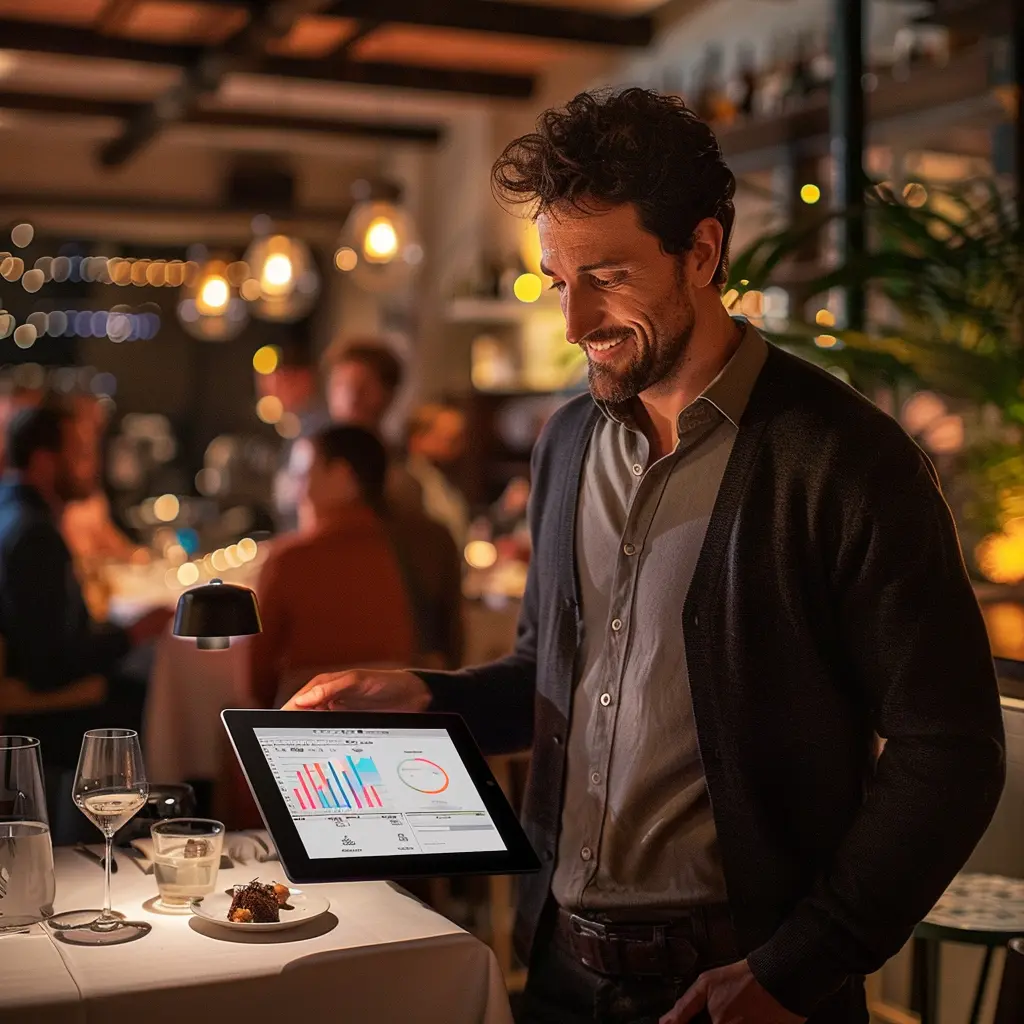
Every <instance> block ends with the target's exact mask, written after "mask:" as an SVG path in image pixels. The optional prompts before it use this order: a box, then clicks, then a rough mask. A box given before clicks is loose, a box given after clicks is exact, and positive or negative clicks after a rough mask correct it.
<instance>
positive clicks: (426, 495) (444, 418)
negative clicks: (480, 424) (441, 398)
mask: <svg viewBox="0 0 1024 1024" xmlns="http://www.w3.org/2000/svg"><path fill="white" fill-rule="evenodd" d="M406 435H407V445H408V453H409V454H408V457H407V459H406V462H405V470H406V472H407V473H408V474H409V476H411V477H412V479H413V480H415V481H416V483H417V484H418V485H419V488H420V492H421V495H422V503H423V510H424V512H426V514H427V515H428V516H430V518H431V519H433V520H434V521H435V522H438V523H440V524H441V525H442V526H444V527H446V528H447V530H448V532H449V533H450V534H451V535H452V540H454V541H455V544H456V546H457V547H458V549H459V550H460V551H461V550H462V549H463V548H464V547H465V546H466V539H467V534H468V532H469V505H468V504H467V503H466V499H465V497H464V496H463V494H462V492H461V491H460V490H459V489H458V487H456V486H455V484H453V483H452V482H451V480H450V479H449V478H448V476H447V473H446V470H449V471H450V470H451V468H452V466H454V465H455V464H456V463H457V462H458V461H459V459H461V458H462V456H463V455H464V454H465V451H466V417H465V416H464V415H463V413H462V411H461V410H460V409H456V408H455V407H454V406H451V405H442V404H432V405H423V406H421V407H420V408H419V409H417V410H416V412H415V413H413V416H412V418H411V419H410V421H409V426H408V430H407V432H406ZM402 504H406V502H402Z"/></svg>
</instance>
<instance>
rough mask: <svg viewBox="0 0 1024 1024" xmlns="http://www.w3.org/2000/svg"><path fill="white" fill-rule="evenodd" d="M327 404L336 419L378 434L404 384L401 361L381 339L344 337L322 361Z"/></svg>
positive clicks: (336, 421)
mask: <svg viewBox="0 0 1024 1024" xmlns="http://www.w3.org/2000/svg"><path fill="white" fill-rule="evenodd" d="M323 367H324V377H325V379H326V389H327V408H328V410H329V411H330V414H331V419H332V420H333V421H334V422H335V423H351V424H352V425H354V426H357V427H365V428H366V429H367V430H371V431H373V433H375V434H376V435H377V436H378V437H380V436H381V434H382V429H383V425H384V418H385V416H386V415H387V414H388V411H389V410H390V409H391V406H392V405H393V404H394V401H395V396H396V395H397V394H398V389H399V388H400V387H401V386H402V364H401V363H400V362H399V361H398V357H397V356H396V355H395V354H394V353H393V352H392V351H391V349H390V348H388V347H387V346H386V345H385V344H383V343H382V342H378V341H375V340H372V339H365V340H364V339H353V340H345V339H341V340H339V341H338V342H336V343H335V344H334V345H332V346H331V347H330V348H329V349H328V350H327V354H326V356H325V357H324V361H323Z"/></svg>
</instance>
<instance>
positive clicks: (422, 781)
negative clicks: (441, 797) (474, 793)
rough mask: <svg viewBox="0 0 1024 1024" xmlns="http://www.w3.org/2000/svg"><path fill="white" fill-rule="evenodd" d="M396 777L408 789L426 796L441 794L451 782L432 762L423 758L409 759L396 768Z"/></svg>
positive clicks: (440, 768) (444, 772)
mask: <svg viewBox="0 0 1024 1024" xmlns="http://www.w3.org/2000/svg"><path fill="white" fill-rule="evenodd" d="M398 777H399V778H400V779H401V780H402V782H404V783H405V785H407V786H408V787H409V788H410V789H415V790H416V792H418V793H426V794H427V795H428V796H436V795H437V794H438V793H443V792H444V791H445V790H446V789H447V788H448V784H449V782H450V781H451V780H450V779H449V778H448V773H447V772H446V771H445V770H444V769H443V768H442V767H441V766H440V765H439V764H436V763H435V762H433V761H428V760H427V759H426V758H425V757H410V758H407V759H406V760H405V761H402V762H401V764H399V766H398Z"/></svg>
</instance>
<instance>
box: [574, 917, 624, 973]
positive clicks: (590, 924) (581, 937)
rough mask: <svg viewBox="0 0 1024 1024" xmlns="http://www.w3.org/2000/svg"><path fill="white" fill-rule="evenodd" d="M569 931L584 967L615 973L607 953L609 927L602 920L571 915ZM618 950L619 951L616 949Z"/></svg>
mask: <svg viewBox="0 0 1024 1024" xmlns="http://www.w3.org/2000/svg"><path fill="white" fill-rule="evenodd" d="M569 931H570V933H571V935H572V939H573V942H572V945H573V946H574V947H575V953H576V955H577V956H578V957H579V960H580V962H581V963H582V964H583V966H584V967H589V968H590V969H591V970H593V971H598V972H600V973H601V974H609V973H613V970H610V969H609V964H608V961H607V959H606V956H605V953H606V951H607V943H608V929H607V928H606V927H605V926H604V925H603V924H601V922H600V921H589V920H587V918H585V917H580V915H579V914H570V915H569ZM616 952H618V951H617V950H616Z"/></svg>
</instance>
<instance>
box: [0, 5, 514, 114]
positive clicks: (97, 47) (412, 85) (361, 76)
mask: <svg viewBox="0 0 1024 1024" xmlns="http://www.w3.org/2000/svg"><path fill="white" fill-rule="evenodd" d="M0 50H12V51H15V52H24V53H44V54H52V55H56V56H62V57H94V58H99V59H103V60H126V61H136V62H139V63H142V64H158V65H165V66H167V65H170V66H172V67H179V68H184V67H187V66H189V65H190V64H191V63H192V62H193V61H194V60H195V59H196V58H197V57H198V56H199V55H200V54H202V53H203V47H199V46H180V45H170V46H168V45H163V44H159V43H147V42H139V41H137V40H134V39H130V40H129V39H118V38H114V37H112V36H103V35H100V34H99V33H96V32H90V31H89V30H88V29H79V28H64V27H63V26H58V25H38V24H32V23H29V22H25V21H14V20H3V19H0ZM259 73H260V74H261V75H271V76H277V77H282V78H296V79H303V80H307V81H320V82H327V83H331V84H353V85H373V86H385V87H388V88H396V89H417V90H421V91H424V92H448V93H461V94H465V95H472V96H489V97H497V98H505V99H526V98H528V97H529V96H531V95H532V94H533V84H534V82H533V78H532V77H530V76H527V75H509V74H499V73H496V72H490V71H463V70H455V69H449V68H433V67H418V66H413V65H408V64H386V63H370V62H365V61H354V60H340V61H336V60H332V59H331V58H330V57H326V58H323V59H321V60H315V61H314V60H297V59H291V58H280V57H275V58H264V59H263V60H261V61H260V70H259Z"/></svg>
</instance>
